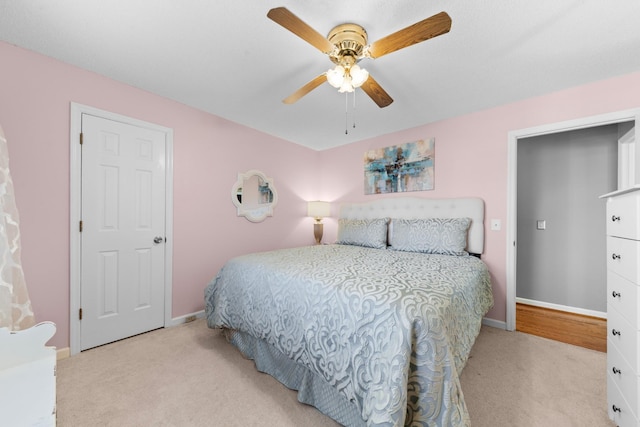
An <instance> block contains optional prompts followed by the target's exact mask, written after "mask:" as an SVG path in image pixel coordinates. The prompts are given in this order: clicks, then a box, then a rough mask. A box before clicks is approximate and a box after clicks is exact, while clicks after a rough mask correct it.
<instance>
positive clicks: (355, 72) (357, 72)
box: [349, 65, 369, 88]
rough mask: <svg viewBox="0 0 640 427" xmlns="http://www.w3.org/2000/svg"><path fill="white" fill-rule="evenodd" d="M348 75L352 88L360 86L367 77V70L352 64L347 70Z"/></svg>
mask: <svg viewBox="0 0 640 427" xmlns="http://www.w3.org/2000/svg"><path fill="white" fill-rule="evenodd" d="M349 75H350V76H351V84H352V85H353V87H354V88H356V87H360V86H362V85H363V84H364V82H366V81H367V79H368V78H369V72H368V71H367V70H365V69H364V68H360V66H359V65H354V66H352V67H351V69H350V70H349Z"/></svg>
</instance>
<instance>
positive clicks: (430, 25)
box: [369, 12, 451, 58]
mask: <svg viewBox="0 0 640 427" xmlns="http://www.w3.org/2000/svg"><path fill="white" fill-rule="evenodd" d="M450 29H451V17H450V16H449V15H448V14H447V13H446V12H440V13H438V14H437V15H433V16H431V17H429V18H427V19H423V20H422V21H420V22H416V23H415V24H413V25H410V26H408V27H407V28H404V29H402V30H400V31H396V32H395V33H393V34H389V35H388V36H386V37H383V38H381V39H380V40H378V41H376V42H374V43H372V44H371V46H369V56H370V57H371V58H380V57H381V56H383V55H386V54H388V53H391V52H395V51H396V50H400V49H402V48H405V47H409V46H411V45H414V44H417V43H420V42H423V41H425V40H429V39H431V38H433V37H437V36H440V35H442V34H445V33H448V32H449V30H450Z"/></svg>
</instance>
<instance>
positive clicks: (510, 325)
mask: <svg viewBox="0 0 640 427" xmlns="http://www.w3.org/2000/svg"><path fill="white" fill-rule="evenodd" d="M638 120H640V110H637V109H635V110H628V111H622V112H617V113H611V114H606V115H601V116H594V117H587V118H583V119H578V120H572V121H567V122H561V123H554V124H549V125H543V126H538V127H534V128H527V129H521V130H517V131H512V132H510V133H509V136H508V178H507V223H508V226H507V289H506V304H507V306H506V329H507V330H509V331H513V330H515V328H516V299H517V298H516V281H517V275H516V269H517V264H518V258H517V256H518V254H517V248H518V245H517V242H518V240H517V235H518V145H519V142H521V141H523V140H524V139H526V138H533V137H539V136H542V135H551V134H556V133H561V132H567V131H575V130H580V129H587V128H593V127H599V126H605V125H613V124H620V123H624V122H638ZM634 156H635V154H634ZM632 163H633V162H632ZM540 220H541V221H544V218H540ZM603 222H604V216H603ZM541 226H544V224H542V225H541ZM603 259H604V258H603ZM559 307H560V308H564V307H563V306H561V305H559ZM545 308H552V309H553V308H557V307H554V306H553V305H551V306H548V307H545ZM577 313H578V314H587V315H589V314H590V313H589V312H588V311H587V312H585V313H580V310H578V311H577Z"/></svg>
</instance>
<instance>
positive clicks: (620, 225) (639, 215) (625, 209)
mask: <svg viewBox="0 0 640 427" xmlns="http://www.w3.org/2000/svg"><path fill="white" fill-rule="evenodd" d="M607 235H608V236H618V237H626V238H628V239H636V240H640V197H637V196H636V194H635V193H632V194H625V195H622V196H619V197H615V198H609V199H607Z"/></svg>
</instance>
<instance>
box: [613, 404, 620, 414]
mask: <svg viewBox="0 0 640 427" xmlns="http://www.w3.org/2000/svg"><path fill="white" fill-rule="evenodd" d="M611 409H613V412H622V409H620V408H618V407H617V406H616V405H611Z"/></svg>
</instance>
